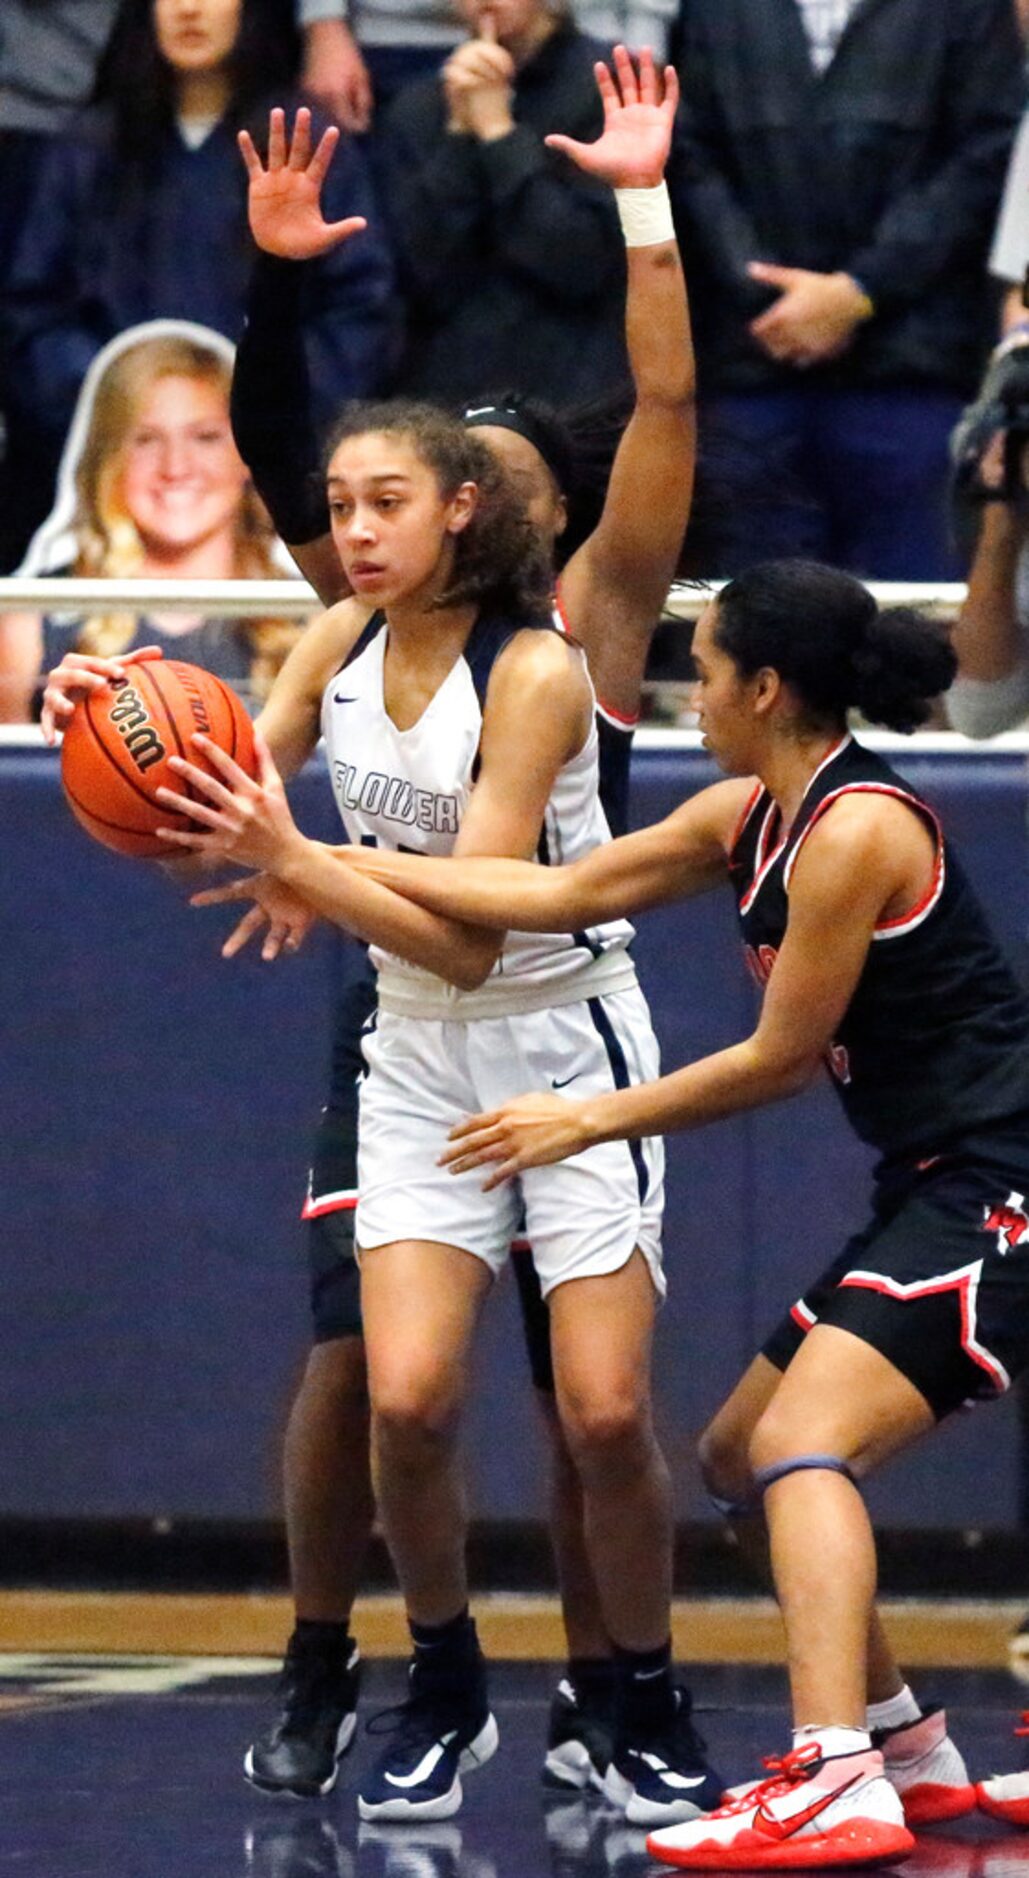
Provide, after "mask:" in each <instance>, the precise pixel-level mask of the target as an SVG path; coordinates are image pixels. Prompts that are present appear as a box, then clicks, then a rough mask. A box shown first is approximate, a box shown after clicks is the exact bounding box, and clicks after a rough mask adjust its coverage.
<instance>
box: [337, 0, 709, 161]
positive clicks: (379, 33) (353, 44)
mask: <svg viewBox="0 0 1029 1878" xmlns="http://www.w3.org/2000/svg"><path fill="white" fill-rule="evenodd" d="M300 4H301V6H302V9H303V13H304V17H305V18H306V19H308V20H309V21H310V22H311V24H310V25H309V27H308V32H307V40H308V56H307V61H306V63H305V68H304V77H303V85H304V89H305V91H307V92H308V93H309V94H310V95H311V96H312V97H313V98H314V99H315V100H316V102H317V103H319V104H320V105H321V106H322V109H323V110H325V111H327V112H328V114H329V116H330V117H332V118H335V119H336V120H337V121H338V122H339V123H340V124H341V125H342V126H343V129H344V130H352V131H364V130H368V128H369V126H370V125H371V123H372V115H373V110H374V111H375V112H381V111H382V110H383V109H385V107H386V106H387V105H389V104H391V103H392V101H393V99H394V98H395V97H396V95H397V93H398V91H401V90H402V89H403V87H404V86H405V85H409V84H411V83H412V82H413V81H414V80H415V79H416V78H424V77H427V76H429V75H431V74H433V73H435V72H437V71H438V70H439V67H440V66H441V65H442V64H443V62H444V60H445V59H446V58H447V57H448V55H449V54H450V53H451V52H452V51H453V49H454V47H455V46H456V45H457V44H458V42H459V40H460V38H461V36H462V35H461V28H460V26H459V24H458V22H457V21H456V20H455V17H454V10H453V7H452V6H451V5H450V3H449V0H352V4H351V0H300ZM322 15H324V17H321V16H322ZM675 15H676V0H578V4H577V6H576V7H575V19H576V23H577V24H578V26H579V27H580V28H581V29H582V31H583V32H584V33H588V34H589V35H590V37H591V38H593V39H597V40H600V41H602V42H603V43H604V44H605V45H614V44H615V43H616V42H617V43H618V44H620V45H624V46H628V47H629V48H630V50H631V51H633V52H638V51H641V50H642V49H643V47H645V46H646V47H649V49H650V51H651V52H653V54H654V57H655V59H656V60H657V63H658V65H659V66H660V65H661V63H662V62H663V60H664V58H665V56H666V53H667V51H668V40H669V34H670V31H671V27H672V24H673V22H674V20H675ZM323 72H324V82H323V78H322V74H323Z"/></svg>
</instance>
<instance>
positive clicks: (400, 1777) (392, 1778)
mask: <svg viewBox="0 0 1029 1878" xmlns="http://www.w3.org/2000/svg"><path fill="white" fill-rule="evenodd" d="M456 1734H457V1729H456V1728H452V1729H451V1730H450V1733H449V1734H445V1735H443V1736H442V1738H441V1739H440V1740H439V1741H434V1742H433V1744H432V1746H431V1748H430V1749H429V1751H428V1753H427V1754H423V1755H422V1758H421V1760H420V1761H419V1763H418V1765H417V1767H415V1768H413V1769H412V1771H411V1773H409V1774H389V1773H387V1774H385V1775H384V1776H383V1778H384V1779H385V1780H388V1781H389V1784H390V1786H391V1787H419V1786H421V1783H422V1781H423V1780H428V1778H429V1775H430V1774H431V1773H433V1772H434V1771H435V1769H436V1768H437V1767H438V1766H439V1764H440V1761H441V1760H442V1759H443V1756H444V1754H445V1753H446V1751H447V1748H448V1747H449V1745H450V1743H451V1741H453V1740H454V1738H455V1736H456Z"/></svg>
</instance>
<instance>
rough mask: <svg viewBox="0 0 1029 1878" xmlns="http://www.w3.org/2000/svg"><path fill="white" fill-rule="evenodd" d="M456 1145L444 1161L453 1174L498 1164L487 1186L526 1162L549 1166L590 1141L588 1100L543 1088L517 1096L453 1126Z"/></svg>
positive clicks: (486, 1190)
mask: <svg viewBox="0 0 1029 1878" xmlns="http://www.w3.org/2000/svg"><path fill="white" fill-rule="evenodd" d="M450 1140H451V1142H452V1143H453V1146H452V1147H449V1148H447V1149H446V1151H445V1153H443V1154H441V1155H440V1166H441V1167H449V1169H450V1171H451V1173H452V1174H463V1173H465V1172H466V1171H467V1170H468V1169H469V1168H472V1167H486V1166H490V1165H493V1168H494V1171H493V1172H492V1173H491V1174H490V1177H489V1179H488V1180H486V1181H484V1182H483V1189H482V1190H483V1192H484V1193H489V1191H490V1189H491V1188H493V1187H499V1186H500V1183H501V1181H504V1180H510V1179H511V1177H512V1175H514V1174H519V1173H521V1171H522V1169H523V1168H525V1167H545V1166H547V1165H549V1163H550V1162H552V1161H564V1160H567V1158H568V1156H569V1155H570V1154H581V1152H582V1150H583V1148H588V1147H589V1146H590V1135H589V1130H588V1127H587V1124H586V1105H585V1103H583V1102H568V1101H566V1100H565V1098H564V1097H563V1096H559V1095H549V1094H545V1093H540V1094H538V1095H524V1096H516V1097H515V1099H514V1101H512V1102H505V1103H504V1106H503V1108H500V1109H493V1110H491V1111H490V1113H489V1114H487V1115H472V1116H470V1117H469V1119H468V1121H466V1122H459V1123H458V1125H457V1127H456V1128H452V1129H451V1131H450Z"/></svg>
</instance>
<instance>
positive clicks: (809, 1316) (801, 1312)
mask: <svg viewBox="0 0 1029 1878" xmlns="http://www.w3.org/2000/svg"><path fill="white" fill-rule="evenodd" d="M790 1316H791V1317H792V1319H793V1321H794V1323H795V1324H799V1326H800V1328H801V1330H802V1331H804V1333H805V1335H806V1334H807V1332H808V1331H809V1330H812V1329H813V1328H814V1326H815V1324H817V1322H818V1319H817V1317H816V1316H815V1314H814V1311H812V1310H810V1309H809V1307H808V1306H807V1305H806V1304H805V1303H804V1300H803V1298H798V1299H797V1302H796V1304H791V1305H790Z"/></svg>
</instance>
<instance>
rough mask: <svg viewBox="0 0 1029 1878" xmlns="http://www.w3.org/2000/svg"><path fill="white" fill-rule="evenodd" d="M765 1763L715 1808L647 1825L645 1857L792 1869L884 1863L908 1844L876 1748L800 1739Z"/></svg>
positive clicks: (704, 1867) (690, 1865) (697, 1867)
mask: <svg viewBox="0 0 1029 1878" xmlns="http://www.w3.org/2000/svg"><path fill="white" fill-rule="evenodd" d="M765 1765H766V1766H767V1767H769V1768H770V1769H771V1770H772V1771H771V1773H770V1775H769V1777H768V1778H767V1779H766V1780H762V1781H759V1782H758V1784H757V1785H756V1786H752V1787H750V1788H749V1789H747V1790H745V1791H744V1792H743V1793H741V1794H740V1795H739V1796H738V1798H736V1799H734V1800H732V1801H730V1802H729V1804H728V1805H726V1806H721V1807H719V1809H718V1811H717V1812H714V1813H707V1814H705V1815H704V1817H703V1818H702V1819H694V1820H690V1821H689V1822H688V1824H686V1825H683V1826H666V1827H664V1828H663V1829H662V1830H661V1831H660V1832H652V1833H651V1834H650V1836H649V1838H648V1840H647V1851H648V1852H649V1853H650V1855H651V1857H652V1858H656V1859H660V1860H661V1862H662V1863H663V1864H665V1865H679V1866H683V1867H684V1868H685V1869H687V1870H692V1871H708V1870H721V1871H782V1870H790V1871H792V1870H799V1869H800V1868H801V1867H804V1866H811V1865H824V1866H835V1865H881V1864H887V1863H889V1862H890V1861H891V1860H894V1859H901V1858H906V1857H907V1854H908V1853H909V1852H910V1851H911V1850H912V1849H913V1847H914V1843H915V1841H914V1839H913V1837H912V1835H911V1833H910V1832H909V1831H908V1829H907V1827H906V1826H905V1824H904V1809H903V1805H902V1803H901V1799H900V1796H899V1794H898V1793H897V1792H896V1789H895V1788H894V1787H892V1786H891V1785H890V1782H889V1781H888V1780H887V1779H886V1775H885V1773H884V1771H883V1757H882V1755H881V1754H880V1753H879V1751H878V1749H876V1748H866V1749H863V1750H862V1751H861V1752H859V1753H857V1754H836V1755H832V1756H831V1757H829V1758H827V1759H823V1757H822V1750H821V1747H820V1746H819V1743H818V1742H817V1741H805V1742H804V1743H803V1745H802V1746H801V1747H798V1748H794V1749H793V1750H792V1752H791V1753H789V1754H784V1755H783V1757H782V1759H781V1760H774V1759H771V1760H768V1761H766V1763H765Z"/></svg>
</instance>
